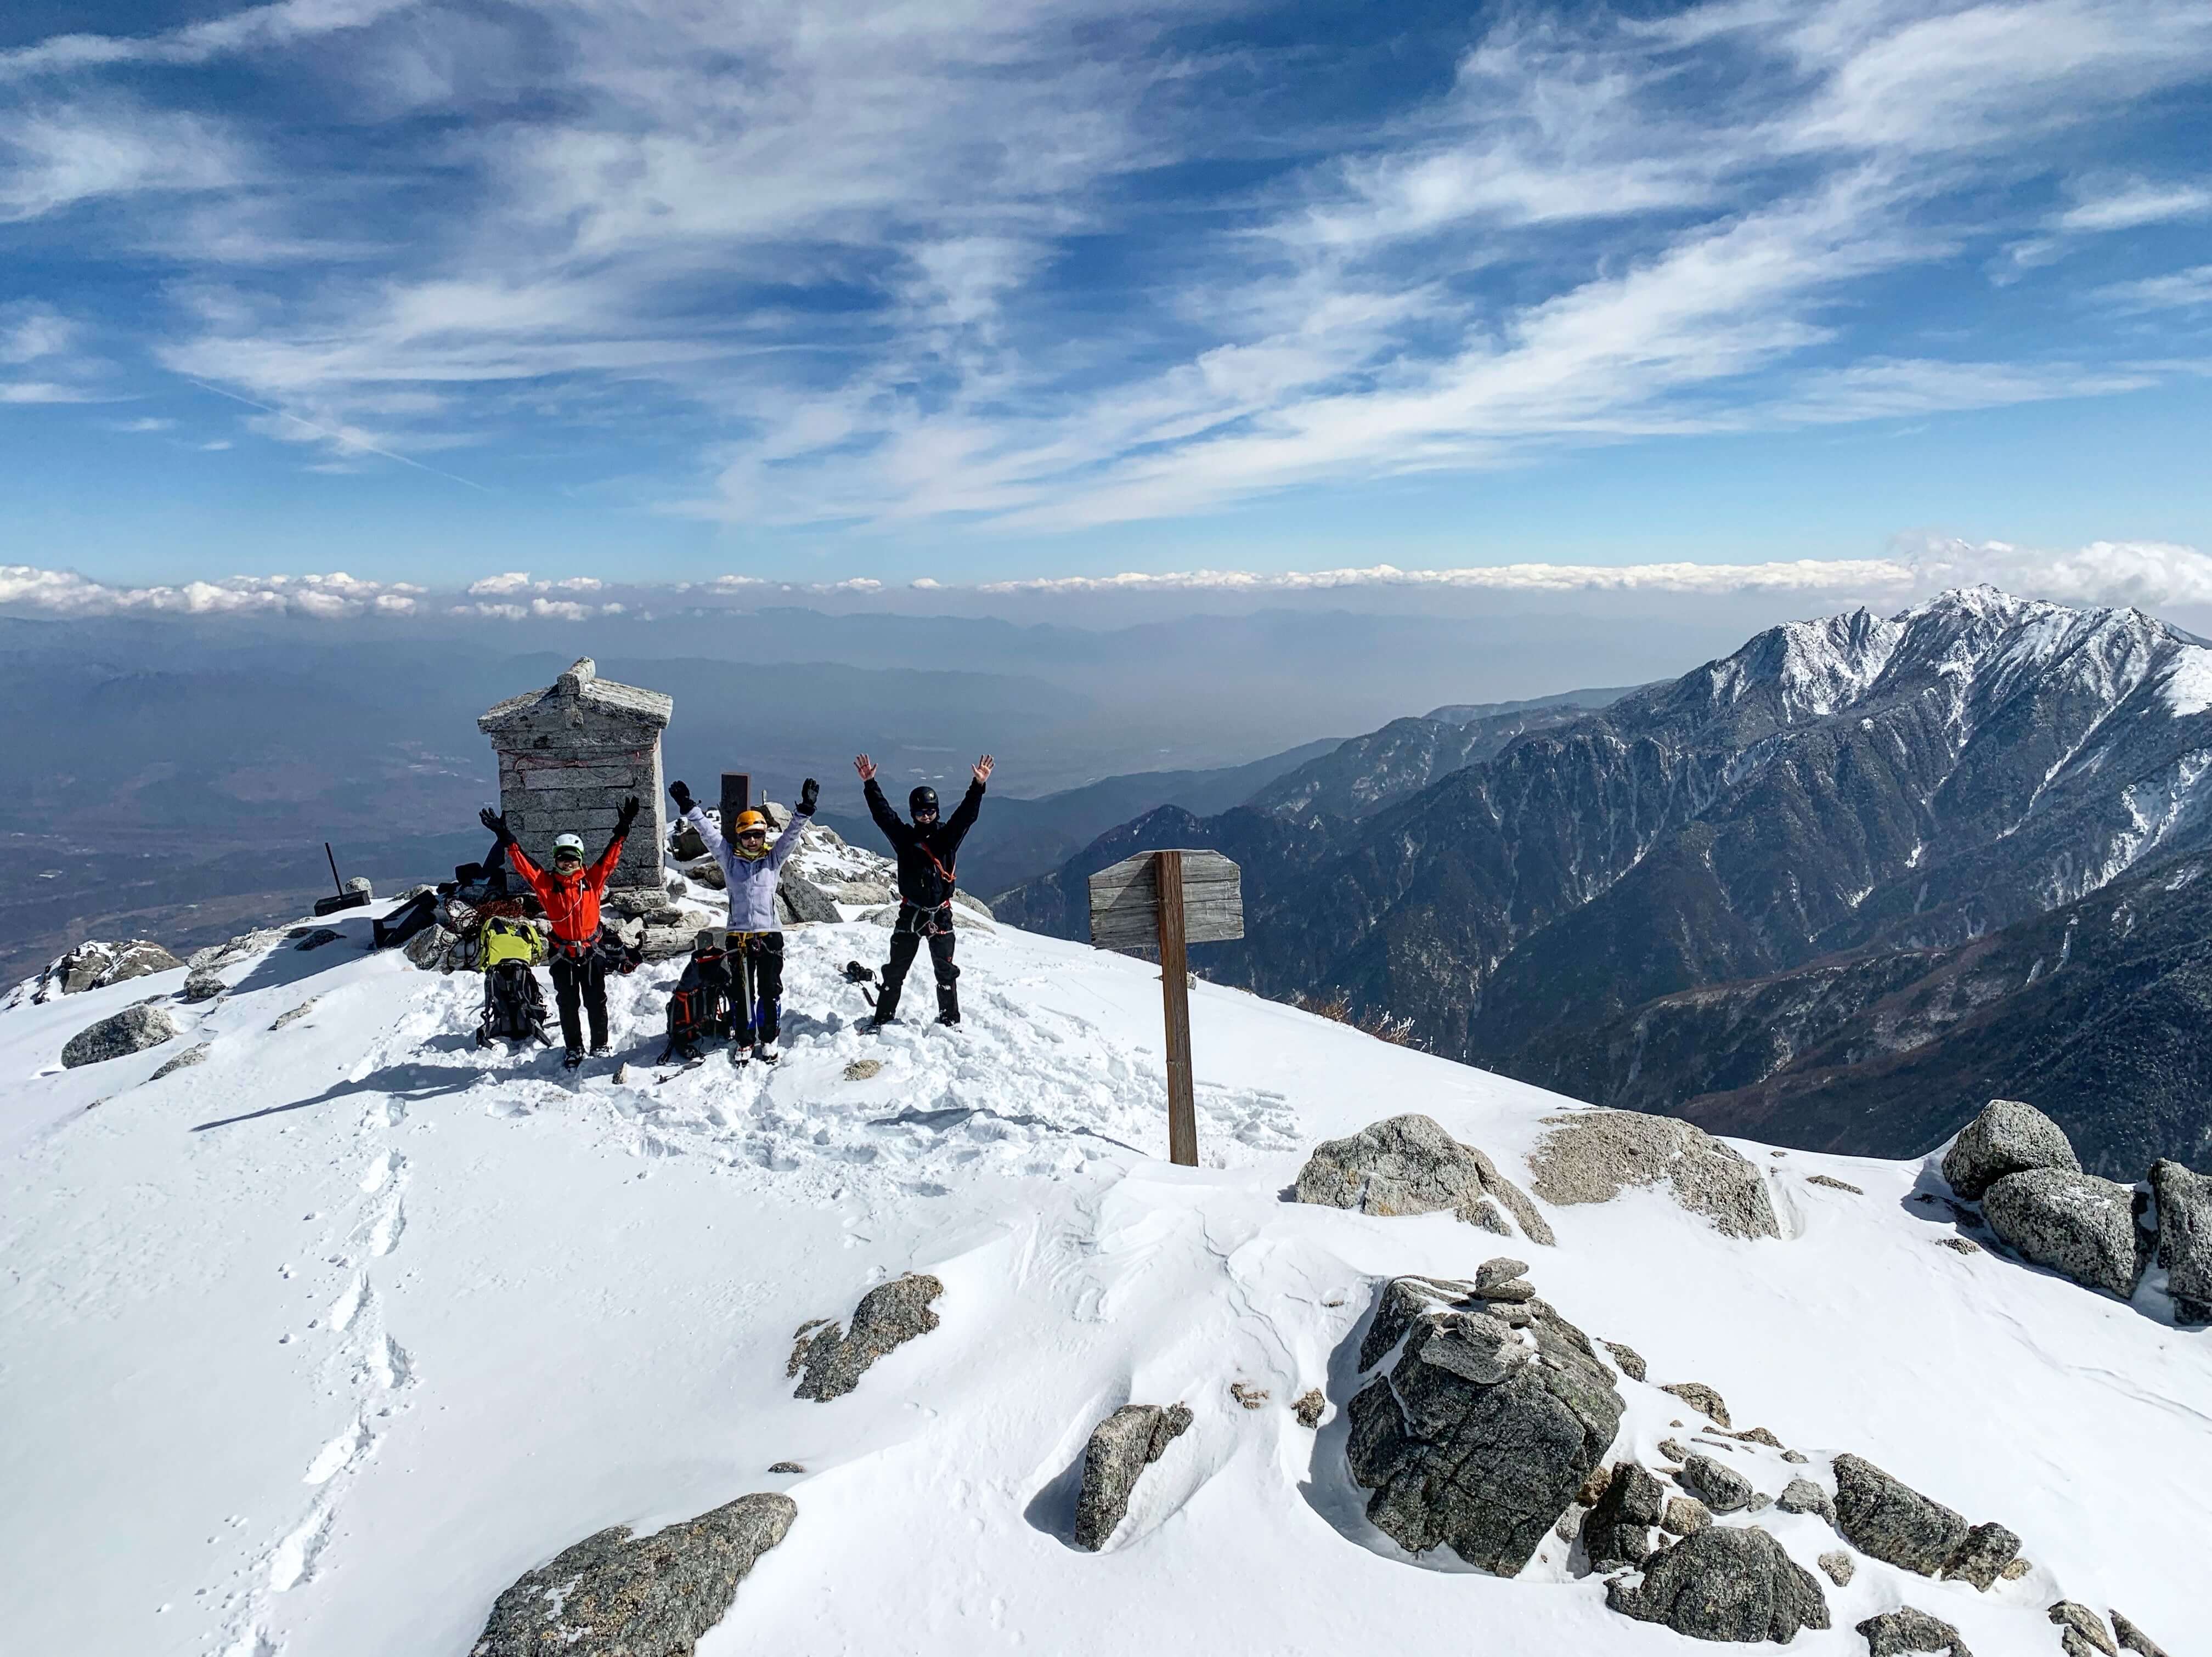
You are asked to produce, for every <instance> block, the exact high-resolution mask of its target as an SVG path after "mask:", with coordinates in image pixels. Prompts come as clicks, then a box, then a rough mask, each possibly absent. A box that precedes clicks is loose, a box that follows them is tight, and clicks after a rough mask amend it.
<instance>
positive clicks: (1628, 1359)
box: [1598, 1340, 1644, 1381]
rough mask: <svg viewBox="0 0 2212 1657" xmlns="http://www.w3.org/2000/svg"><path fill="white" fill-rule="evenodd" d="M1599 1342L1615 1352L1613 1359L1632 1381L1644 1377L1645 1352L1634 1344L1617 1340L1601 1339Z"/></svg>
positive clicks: (1611, 1351) (1621, 1371) (1623, 1373)
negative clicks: (1627, 1344) (1625, 1344)
mask: <svg viewBox="0 0 2212 1657" xmlns="http://www.w3.org/2000/svg"><path fill="white" fill-rule="evenodd" d="M1598 1344H1599V1345H1601V1346H1602V1347H1604V1348H1605V1350H1607V1351H1608V1352H1610V1353H1612V1354H1613V1362H1614V1363H1617V1364H1619V1365H1620V1373H1621V1374H1622V1375H1626V1376H1627V1377H1628V1378H1629V1379H1630V1380H1631V1381H1641V1380H1643V1379H1644V1354H1642V1353H1641V1352H1639V1351H1638V1350H1636V1349H1635V1348H1634V1347H1633V1346H1624V1345H1623V1344H1621V1343H1620V1342H1619V1341H1617V1340H1606V1341H1600V1342H1599V1343H1598Z"/></svg>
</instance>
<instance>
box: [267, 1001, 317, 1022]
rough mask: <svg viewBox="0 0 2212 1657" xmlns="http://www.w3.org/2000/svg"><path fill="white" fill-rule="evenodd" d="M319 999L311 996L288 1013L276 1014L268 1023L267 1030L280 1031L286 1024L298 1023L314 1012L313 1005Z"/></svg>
mask: <svg viewBox="0 0 2212 1657" xmlns="http://www.w3.org/2000/svg"><path fill="white" fill-rule="evenodd" d="M319 999H320V998H319V997H317V996H312V995H311V996H309V997H308V998H307V999H306V1000H305V1001H302V1002H301V1004H300V1005H298V1006H296V1007H295V1008H293V1009H292V1010H291V1011H289V1012H280V1013H278V1014H277V1015H276V1017H275V1018H274V1019H272V1020H271V1021H270V1025H269V1028H270V1029H271V1030H281V1029H283V1028H284V1026H285V1025H287V1024H295V1023H299V1021H300V1020H301V1019H302V1018H305V1017H307V1015H308V1014H309V1013H311V1012H313V1011H314V1010H315V1003H316V1002H317V1001H318V1000H319Z"/></svg>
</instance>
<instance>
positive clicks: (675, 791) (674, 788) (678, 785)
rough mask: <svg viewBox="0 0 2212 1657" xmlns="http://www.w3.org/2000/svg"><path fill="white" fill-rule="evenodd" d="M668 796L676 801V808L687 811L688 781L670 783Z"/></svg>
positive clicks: (688, 806)
mask: <svg viewBox="0 0 2212 1657" xmlns="http://www.w3.org/2000/svg"><path fill="white" fill-rule="evenodd" d="M668 798H671V799H672V800H674V801H675V802H676V809H677V810H679V811H683V812H686V813H688V812H689V811H690V810H691V785H690V783H688V782H671V783H670V784H669V785H668Z"/></svg>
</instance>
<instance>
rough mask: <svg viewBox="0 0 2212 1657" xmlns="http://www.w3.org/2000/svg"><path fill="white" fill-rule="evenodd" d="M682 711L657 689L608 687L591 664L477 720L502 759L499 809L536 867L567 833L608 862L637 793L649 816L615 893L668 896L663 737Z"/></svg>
mask: <svg viewBox="0 0 2212 1657" xmlns="http://www.w3.org/2000/svg"><path fill="white" fill-rule="evenodd" d="M675 707H676V702H675V699H674V698H673V697H670V696H665V695H661V693H660V692H659V691H658V690H641V689H638V688H637V687H636V686H635V685H629V684H617V683H614V681H612V680H611V679H602V678H601V677H599V669H598V668H597V667H596V666H594V665H593V664H592V659H591V658H590V657H588V656H586V657H585V658H584V659H582V660H580V661H579V662H577V663H576V665H574V666H573V667H571V668H570V669H569V670H568V671H567V672H566V673H563V674H562V676H561V677H559V678H557V679H556V680H554V682H553V683H551V684H550V685H549V686H548V687H546V688H545V689H543V690H530V691H526V692H524V693H523V694H522V695H520V696H510V697H508V698H507V700H506V701H503V702H501V703H500V704H499V705H498V706H497V707H492V708H489V709H487V710H486V711H485V712H484V713H481V714H479V715H477V729H478V730H479V731H483V733H484V734H485V735H486V736H488V737H490V738H491V745H492V748H493V750H494V751H495V752H496V753H497V754H498V756H499V809H500V810H501V812H503V813H504V814H505V815H506V817H507V827H508V828H510V829H513V831H514V837H515V839H516V840H518V841H520V842H521V844H522V849H523V850H524V851H526V852H527V853H529V854H530V856H531V858H532V860H533V861H535V862H537V863H538V864H540V865H544V864H547V863H550V861H551V859H552V856H553V836H554V835H559V834H576V835H582V836H583V840H584V855H585V856H586V857H587V858H595V857H597V856H599V853H600V851H601V849H602V848H604V847H605V845H606V842H607V840H608V837H609V836H610V835H612V834H613V833H614V831H615V814H616V812H617V810H619V808H620V807H621V805H622V803H623V796H625V795H628V794H635V795H636V796H637V798H638V800H639V802H640V804H641V806H642V807H643V809H642V810H640V811H639V813H638V817H637V822H636V825H635V827H634V828H633V829H631V830H630V836H629V844H628V845H626V846H625V847H623V856H622V861H621V862H620V863H619V864H617V865H616V866H615V872H614V877H613V878H612V879H611V880H610V881H609V882H608V883H607V884H608V886H609V887H610V888H611V889H612V888H617V887H653V888H654V889H658V888H659V885H660V883H661V873H660V853H661V847H662V844H663V842H664V841H665V840H666V839H667V833H668V818H667V814H666V812H665V810H664V809H663V802H664V800H665V798H666V797H665V795H664V794H663V792H661V782H660V733H661V732H662V731H665V730H666V729H667V728H668V717H669V715H670V714H671V713H673V712H674V711H675Z"/></svg>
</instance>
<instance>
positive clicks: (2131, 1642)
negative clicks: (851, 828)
mask: <svg viewBox="0 0 2212 1657" xmlns="http://www.w3.org/2000/svg"><path fill="white" fill-rule="evenodd" d="M2112 1632H2113V1633H2114V1634H2116V1635H2118V1636H2119V1641H2120V1643H2121V1644H2122V1645H2124V1646H2125V1647H2126V1648H2128V1649H2129V1650H2130V1651H2132V1652H2135V1653H2137V1654H2138V1657H2166V1653H2165V1652H2164V1651H2163V1650H2161V1649H2160V1647H2159V1643H2158V1642H2157V1641H2155V1640H2154V1639H2152V1638H2151V1637H2150V1636H2148V1634H2145V1633H2144V1632H2143V1631H2142V1630H2141V1629H2139V1628H2137V1627H2136V1625H2135V1624H2133V1623H2130V1621H2128V1619H2127V1618H2124V1617H2123V1616H2121V1615H2120V1613H2119V1612H2118V1611H2114V1612H2113V1613H2112Z"/></svg>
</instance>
